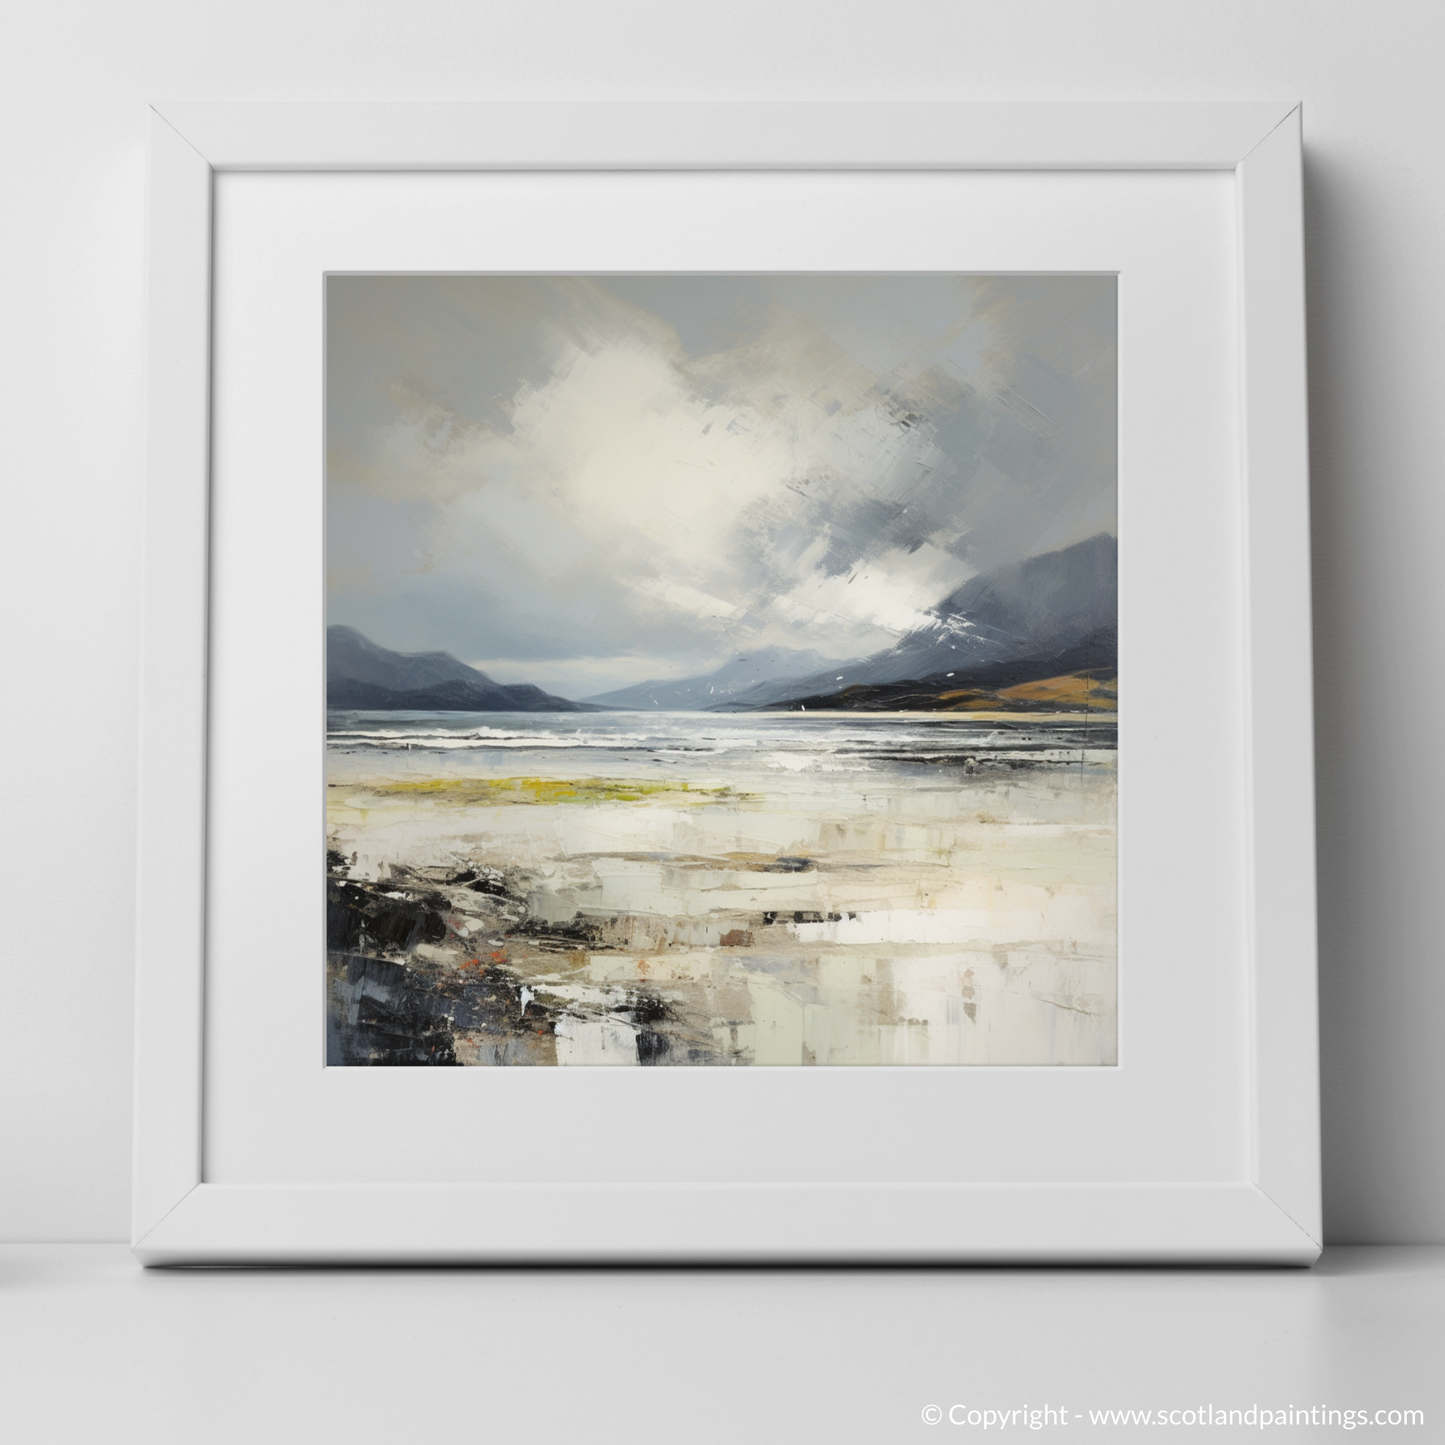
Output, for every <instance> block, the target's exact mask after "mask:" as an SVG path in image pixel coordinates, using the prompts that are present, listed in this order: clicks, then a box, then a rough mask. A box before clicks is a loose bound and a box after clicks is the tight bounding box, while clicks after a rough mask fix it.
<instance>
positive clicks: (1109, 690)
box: [999, 672, 1119, 712]
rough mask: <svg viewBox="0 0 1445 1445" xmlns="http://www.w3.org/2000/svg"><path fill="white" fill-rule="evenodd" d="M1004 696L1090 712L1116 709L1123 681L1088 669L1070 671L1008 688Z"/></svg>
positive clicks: (1003, 692) (1003, 690)
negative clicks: (1104, 678) (1096, 675)
mask: <svg viewBox="0 0 1445 1445" xmlns="http://www.w3.org/2000/svg"><path fill="white" fill-rule="evenodd" d="M999 696H1000V697H1006V698H1018V699H1019V701H1021V702H1043V703H1054V704H1056V705H1063V706H1067V707H1075V708H1083V709H1085V710H1090V711H1095V710H1096V711H1099V712H1114V711H1116V710H1117V708H1118V706H1119V683H1118V680H1117V679H1116V678H1109V679H1108V680H1107V681H1104V680H1101V679H1099V678H1095V677H1091V676H1090V675H1089V674H1088V673H1087V672H1074V673H1068V674H1066V675H1065V676H1063V677H1046V678H1043V679H1041V680H1040V681H1039V682H1023V683H1019V684H1018V685H1017V686H1016V687H1006V688H1003V689H1002V690H1001V691H1000V692H999Z"/></svg>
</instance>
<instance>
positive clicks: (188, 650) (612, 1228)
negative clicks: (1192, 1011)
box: [132, 103, 1322, 1265]
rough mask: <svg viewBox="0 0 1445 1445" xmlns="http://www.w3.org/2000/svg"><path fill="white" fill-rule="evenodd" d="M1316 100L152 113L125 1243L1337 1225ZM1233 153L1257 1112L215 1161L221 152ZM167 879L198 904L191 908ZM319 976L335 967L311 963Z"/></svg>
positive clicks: (747, 1243) (924, 1254) (824, 1250)
mask: <svg viewBox="0 0 1445 1445" xmlns="http://www.w3.org/2000/svg"><path fill="white" fill-rule="evenodd" d="M1300 154H1301V139H1300V113H1299V109H1298V107H1296V106H1292V105H1290V104H1285V103H1249V104H1236V103H1229V104H1174V105H1169V104H923V103H908V104H881V103H880V104H737V105H734V104H578V105H573V104H545V105H527V104H473V105H334V106H332V105H165V106H159V107H156V108H155V109H154V110H153V112H152V115H151V122H150V152H149V196H148V226H149V240H148V259H147V267H148V273H147V281H148V302H147V305H148V322H149V338H148V348H149V394H148V423H149V455H148V478H147V511H146V527H145V536H146V544H145V545H146V555H145V600H144V639H143V663H142V682H141V701H142V727H141V758H140V793H139V864H138V879H137V887H138V904H137V935H136V943H137V965H136V1078H135V1090H136V1094H135V1153H134V1166H135V1174H134V1193H133V1225H132V1247H133V1249H134V1251H135V1253H136V1255H137V1257H138V1258H139V1259H140V1260H141V1261H142V1262H143V1263H145V1264H148V1265H167V1264H188V1263H220V1262H229V1263H262V1262H367V1261H370V1262H503V1261H523V1260H540V1259H547V1260H569V1261H592V1260H618V1261H621V1260H652V1261H699V1260H714V1261H748V1260H773V1261H804V1260H812V1261H817V1260H852V1261H859V1260H890V1261H977V1262H1002V1261H1036V1262H1047V1261H1095V1262H1106V1261H1112V1262H1142V1261H1173V1262H1186V1261H1214V1262H1224V1261H1250V1262H1256V1263H1279V1264H1307V1263H1309V1262H1311V1261H1313V1260H1314V1259H1315V1258H1316V1257H1317V1256H1318V1253H1319V1250H1320V1241H1321V1234H1322V1229H1321V1219H1320V1212H1321V1206H1320V1182H1319V1181H1320V1164H1319V1142H1318V1141H1319V1120H1318V1079H1317V1072H1318V1063H1317V1040H1316V994H1315V987H1316V985H1315V896H1314V823H1313V804H1314V773H1313V753H1312V727H1313V724H1312V679H1311V656H1310V607H1309V589H1310V583H1309V552H1308V541H1309V530H1308V457H1307V449H1306V391H1305V335H1304V315H1305V313H1304V272H1303V245H1302V217H1301V190H1300ZM366 170H373V171H412V170H418V171H424V170H435V171H496V170H517V171H569V170H570V171H575V170H592V171H602V172H606V171H638V170H644V171H645V170H660V171H667V170H676V171H689V170H701V171H707V170H736V171H744V172H747V171H770V170H800V171H810V170H831V171H849V170H856V171H870V170H871V171H877V170H922V171H949V170H1044V171H1118V170H1152V171H1168V170H1213V171H1220V172H1227V173H1231V174H1232V176H1233V185H1234V189H1235V202H1234V207H1235V215H1236V225H1237V242H1238V250H1237V269H1238V293H1239V314H1238V317H1237V318H1236V320H1237V328H1238V336H1239V356H1238V363H1239V372H1240V375H1241V377H1242V383H1241V385H1242V393H1241V401H1240V415H1241V418H1242V420H1241V426H1240V431H1241V444H1242V456H1241V475H1242V478H1243V497H1244V512H1245V517H1244V539H1243V558H1244V569H1243V570H1244V591H1245V597H1244V607H1245V620H1246V641H1245V647H1244V656H1245V680H1244V695H1245V714H1244V733H1245V738H1244V745H1245V759H1246V761H1245V775H1246V779H1247V800H1246V815H1247V829H1246V833H1247V842H1246V845H1245V849H1244V856H1243V857H1242V859H1241V860H1240V863H1241V867H1242V868H1243V870H1244V874H1245V877H1246V896H1247V911H1248V924H1247V930H1246V931H1247V934H1248V945H1247V954H1248V957H1247V959H1246V968H1247V977H1248V980H1249V985H1248V993H1249V997H1248V1005H1247V1007H1248V1012H1249V1019H1248V1029H1247V1038H1248V1046H1247V1050H1246V1053H1247V1056H1248V1057H1247V1059H1246V1068H1247V1078H1246V1079H1244V1080H1242V1081H1241V1083H1242V1091H1243V1096H1244V1097H1245V1098H1247V1100H1248V1107H1247V1113H1248V1118H1247V1119H1246V1120H1245V1121H1243V1123H1242V1124H1241V1130H1242V1133H1241V1139H1242V1148H1241V1149H1240V1151H1239V1152H1240V1158H1241V1161H1242V1163H1241V1167H1240V1169H1239V1170H1238V1177H1236V1178H1233V1179H1230V1180H1224V1181H1221V1180H1219V1179H1217V1178H1216V1179H1210V1180H1207V1181H1205V1180H1201V1181H1199V1182H1188V1181H1184V1182H1174V1183H1166V1184H1160V1183H1148V1182H1144V1181H1139V1180H1132V1179H1116V1180H1112V1181H1108V1182H1097V1181H1090V1182H1087V1183H1079V1182H1074V1181H1070V1180H1067V1179H1057V1180H1050V1179H1042V1180H1036V1181H1033V1182H1029V1183H1017V1182H1013V1183H1005V1182H990V1183H967V1184H963V1183H959V1184H951V1183H906V1182H896V1183H868V1184H828V1183H822V1184H818V1183H799V1182H795V1181H783V1180H780V1181H778V1182H776V1183H771V1184H769V1183H758V1182H752V1183H747V1184H723V1183H704V1184H698V1183H683V1182H675V1183H668V1182H651V1183H635V1182H629V1181H628V1180H626V1179H618V1180H616V1181H613V1182H601V1183H598V1182H590V1183H577V1184H571V1183H558V1184H536V1183H522V1182H511V1181H506V1180H499V1181H497V1182H494V1183H489V1184H454V1183H452V1184H438V1183H434V1182H429V1181H427V1180H426V1179H416V1180H415V1181H413V1182H407V1183H395V1182H392V1183H386V1184H316V1185H306V1184H274V1183H257V1184H236V1183H215V1182H208V1181H207V1179H206V1178H205V1175H204V1170H203V1158H204V1150H203V1128H204V1110H203V1075H204V1069H203V1062H204V1049H205V1024H204V1016H203V997H204V982H205V898H206V886H207V861H206V837H207V832H206V829H207V820H206V797H207V697H208V693H207V670H208V646H209V642H208V638H209V633H208V625H207V599H208V585H209V584H208V570H207V565H208V555H209V549H210V534H209V525H210V523H209V511H208V497H209V487H210V464H211V446H212V438H211V427H210V418H211V405H212V397H211V374H210V359H211V356H212V347H213V337H212V331H211V328H212V299H213V298H212V267H211V260H212V246H213V187H214V178H215V176H216V174H217V172H225V171H317V172H321V171H366ZM178 897H179V898H180V899H181V902H179V903H178V901H177V899H178ZM318 967H319V963H318Z"/></svg>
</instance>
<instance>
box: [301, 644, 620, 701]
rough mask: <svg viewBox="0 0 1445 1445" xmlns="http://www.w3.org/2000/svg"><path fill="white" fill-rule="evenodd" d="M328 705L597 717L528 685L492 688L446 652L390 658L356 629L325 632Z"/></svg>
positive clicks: (387, 650)
mask: <svg viewBox="0 0 1445 1445" xmlns="http://www.w3.org/2000/svg"><path fill="white" fill-rule="evenodd" d="M326 705H327V707H332V708H352V709H357V710H366V711H372V710H375V711H379V712H397V711H407V712H601V711H603V710H604V709H601V708H597V707H593V706H590V705H589V704H587V703H580V702H572V701H570V700H569V699H568V698H565V697H554V696H553V695H552V694H551V693H548V692H543V691H542V689H541V688H540V687H534V686H533V685H532V684H531V683H526V682H516V683H501V682H494V681H493V680H492V679H491V678H490V677H488V676H487V674H486V673H485V672H481V671H479V670H478V669H477V668H475V667H468V666H467V664H466V663H465V662H461V661H459V660H458V659H457V658H455V657H453V656H452V655H451V653H449V652H393V651H392V650H391V649H390V648H389V647H381V646H379V645H378V644H377V643H375V642H373V641H372V640H371V639H370V638H369V637H367V636H365V635H364V634H363V633H360V632H358V631H357V630H356V629H355V628H354V627H345V626H342V625H341V624H339V623H338V624H335V625H333V626H331V627H328V628H327V629H326Z"/></svg>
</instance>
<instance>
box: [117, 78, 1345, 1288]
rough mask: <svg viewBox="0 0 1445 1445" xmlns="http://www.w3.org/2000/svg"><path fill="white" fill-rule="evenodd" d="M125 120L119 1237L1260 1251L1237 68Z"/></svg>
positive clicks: (1258, 125)
mask: <svg viewBox="0 0 1445 1445" xmlns="http://www.w3.org/2000/svg"><path fill="white" fill-rule="evenodd" d="M152 126H153V134H152V154H151V178H150V187H151V242H150V251H151V258H150V265H151V272H150V295H151V302H150V304H151V366H152V371H151V409H152V410H151V436H152V447H151V465H150V492H149V510H148V519H149V520H148V539H149V547H150V551H149V554H148V558H147V588H148V591H147V606H146V646H145V657H146V673H145V683H144V726H143V757H142V820H141V871H140V921H139V933H138V951H139V959H138V990H139V992H138V1060H137V1161H136V1218H135V1247H136V1250H137V1253H138V1254H139V1256H140V1257H141V1258H142V1259H143V1260H144V1261H146V1262H147V1263H187V1262H203V1261H219V1260H230V1261H268V1260H323V1261H324V1260H455V1261H488V1260H497V1261H500V1260H518V1259H576V1260H586V1259H599V1260H600V1259H614V1260H625V1259H672V1260H687V1259H732V1260H746V1259H763V1258H767V1259H839V1260H844V1259H915V1260H928V1259H936V1260H945V1259H948V1260H969V1259H974V1260H998V1259H1038V1260H1046V1259H1095V1260H1107V1259H1116V1260H1139V1259H1253V1260H1270V1261H1279V1262H1296V1263H1299V1262H1307V1261H1308V1260H1310V1259H1312V1258H1313V1257H1314V1256H1315V1254H1316V1253H1317V1252H1318V1248H1319V1245H1318V1241H1319V1233H1320V1231H1319V1224H1318V1213H1319V1204H1318V1158H1317V1138H1316V1136H1317V1121H1316V1116H1315V1110H1316V1085H1315V1079H1314V1070H1315V1054H1314V1049H1315V1044H1314V981H1313V958H1314V955H1313V877H1312V856H1313V855H1312V834H1311V827H1312V824H1311V821H1310V820H1311V816H1312V814H1311V798H1312V761H1311V749H1310V671H1309V628H1308V616H1309V614H1308V588H1309V578H1308V566H1307V550H1306V542H1307V535H1306V534H1307V506H1306V498H1307V471H1306V454H1305V450H1304V373H1303V291H1302V270H1301V245H1300V214H1299V145H1300V141H1299V116H1298V112H1297V110H1295V109H1292V108H1291V107H1288V106H1282V105H1281V106H1271V105H1221V106H1130V105H1119V106H1113V105H1082V106H969V105H940V106H932V105H900V106H874V105H839V106H830V105H818V106H812V105H800V106H706V105H701V106H686V105H684V106H650V107H649V106H580V107H569V106H550V107H549V106H539V107H529V106H510V105H504V106H442V107H426V106H417V107H410V106H405V107H388V106H376V107H367V106H362V107H345V106H342V107H306V106H256V107H248V106H216V107H208V106H179V107H162V108H160V109H159V110H158V111H157V112H156V113H155V115H154V117H153V122H152ZM901 217H907V218H908V222H907V224H906V225H904V224H900V223H899V218H901Z"/></svg>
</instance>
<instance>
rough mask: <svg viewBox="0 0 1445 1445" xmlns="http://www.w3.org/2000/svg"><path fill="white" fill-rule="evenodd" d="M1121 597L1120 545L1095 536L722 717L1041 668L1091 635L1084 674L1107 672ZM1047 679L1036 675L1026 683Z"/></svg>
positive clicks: (971, 584)
mask: <svg viewBox="0 0 1445 1445" xmlns="http://www.w3.org/2000/svg"><path fill="white" fill-rule="evenodd" d="M1118 593H1119V544H1118V541H1117V540H1116V539H1115V538H1114V537H1111V536H1109V535H1108V534H1107V533H1099V534H1098V535H1097V536H1094V537H1090V538H1089V539H1088V540H1086V541H1083V542H1077V543H1075V544H1074V545H1073V546H1072V547H1064V548H1061V549H1060V550H1059V551H1056V552H1044V553H1041V554H1040V555H1039V556H1037V557H1029V558H1026V559H1025V560H1024V561H1022V562H1014V563H1011V564H1010V565H1008V566H1006V567H1001V568H999V569H998V570H996V571H994V572H988V573H981V574H980V575H979V576H977V577H971V578H970V579H969V580H968V581H967V582H965V583H964V584H963V585H962V586H961V587H959V588H958V589H957V590H956V591H954V592H952V593H950V594H949V596H947V597H945V598H944V599H943V601H942V602H940V603H939V604H938V605H937V606H936V607H935V608H934V609H933V620H932V621H930V622H929V623H928V624H927V625H926V626H924V627H919V628H917V629H915V630H914V631H913V632H910V633H908V634H907V635H905V636H904V637H902V638H900V639H899V640H898V642H897V643H896V644H895V645H894V646H892V647H890V648H888V649H886V650H885V651H883V652H876V653H874V654H873V655H872V656H871V657H865V658H861V659H859V660H858V661H855V662H850V663H842V664H839V665H837V666H834V667H829V668H827V669H825V670H820V671H819V672H817V673H814V674H813V675H812V676H810V677H802V678H794V679H791V680H788V681H779V682H763V683H760V684H759V685H758V686H756V687H752V688H749V689H747V690H746V691H745V692H741V693H738V694H737V695H736V696H735V697H734V698H733V699H732V700H731V702H730V703H727V704H724V705H723V708H721V709H719V710H720V711H722V710H729V711H730V710H732V709H735V708H740V709H749V708H767V707H777V706H781V705H786V704H787V703H789V702H790V701H799V700H804V701H806V700H808V699H813V700H817V699H818V698H822V697H826V696H828V695H831V694H835V693H842V692H843V691H845V690H846V689H849V688H854V687H879V686H883V685H886V684H892V683H899V682H905V681H922V680H923V679H931V678H935V677H939V678H943V677H946V676H947V675H948V674H949V673H956V674H962V673H963V672H965V671H966V670H970V671H971V670H972V669H975V668H980V667H984V666H986V665H988V664H992V663H1009V662H1017V663H1030V664H1032V663H1035V662H1048V661H1049V660H1050V659H1057V658H1059V657H1060V656H1061V655H1062V654H1064V653H1065V652H1066V651H1067V650H1068V649H1070V648H1072V647H1074V646H1075V645H1076V644H1080V643H1082V642H1083V641H1084V639H1085V638H1088V637H1090V636H1091V635H1097V643H1096V649H1095V650H1096V651H1097V652H1098V658H1097V660H1096V661H1095V662H1094V663H1092V664H1091V665H1092V666H1095V667H1104V668H1108V667H1113V666H1115V665H1116V663H1117V652H1116V644H1114V643H1113V642H1112V641H1110V640H1109V639H1111V638H1112V637H1113V636H1114V634H1113V632H1112V630H1111V629H1113V628H1114V627H1115V626H1116V625H1117V619H1118V610H1119V608H1118ZM1091 655H1092V654H1091ZM1059 670H1060V671H1063V670H1064V669H1062V668H1060V669H1059ZM1049 675H1050V674H1048V673H1039V672H1034V673H1033V677H1031V678H1029V679H1027V680H1030V681H1032V680H1034V679H1035V678H1042V677H1046V676H1049ZM1021 680H1023V679H1021ZM809 705H811V703H810V704H809Z"/></svg>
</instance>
